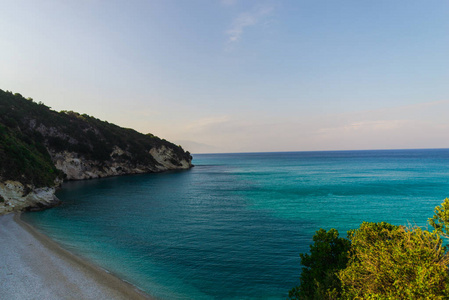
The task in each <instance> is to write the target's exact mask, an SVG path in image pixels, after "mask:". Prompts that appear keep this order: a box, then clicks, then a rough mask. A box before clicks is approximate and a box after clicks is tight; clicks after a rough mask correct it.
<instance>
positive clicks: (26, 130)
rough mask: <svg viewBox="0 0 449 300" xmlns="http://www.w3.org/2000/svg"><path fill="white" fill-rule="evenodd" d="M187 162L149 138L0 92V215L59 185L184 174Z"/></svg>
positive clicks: (179, 151)
mask: <svg viewBox="0 0 449 300" xmlns="http://www.w3.org/2000/svg"><path fill="white" fill-rule="evenodd" d="M191 160H192V157H191V155H190V153H189V152H185V151H184V150H183V149H182V148H181V147H180V146H176V145H174V144H172V143H170V142H168V141H166V140H164V139H160V138H158V137H156V136H154V135H152V134H146V135H145V134H141V133H139V132H137V131H135V130H132V129H127V128H121V127H119V126H117V125H114V124H111V123H108V122H105V121H101V120H99V119H96V118H94V117H91V116H88V115H86V114H83V115H81V114H79V113H76V112H72V111H62V112H56V111H53V110H51V109H50V108H49V107H47V106H45V105H44V104H43V103H41V102H39V103H35V102H34V101H33V100H32V99H31V98H28V99H25V98H24V97H22V95H20V94H17V93H16V94H13V93H11V92H9V91H6V92H5V91H3V90H0V213H1V212H2V207H3V208H4V210H5V209H6V208H5V207H9V210H18V209H17V207H16V205H19V206H20V204H21V202H24V201H25V200H23V199H22V200H23V201H21V200H20V199H19V200H18V198H27V197H28V198H30V197H31V196H36V195H38V194H39V193H42V190H45V191H46V192H45V194H46V197H49V195H47V194H52V192H51V191H49V190H48V189H50V190H54V188H55V186H57V185H58V184H59V183H60V182H61V181H62V180H78V179H89V178H98V177H107V176H116V175H125V174H136V173H148V172H161V171H166V170H174V169H188V168H190V167H192V164H191ZM53 194H54V192H53ZM51 197H54V196H53V195H52V196H51ZM47 200H48V201H47V202H49V203H50V202H51V203H54V202H55V199H47ZM25 202H27V201H25ZM13 203H14V204H13ZM46 205H47V204H45V205H43V206H46ZM12 206H14V208H13V207H12ZM38 206H39V205H38ZM24 208H25V207H24Z"/></svg>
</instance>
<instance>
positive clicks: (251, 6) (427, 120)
mask: <svg viewBox="0 0 449 300" xmlns="http://www.w3.org/2000/svg"><path fill="white" fill-rule="evenodd" d="M0 5H1V9H0V89H2V90H10V91H12V92H14V93H16V92H17V93H20V94H22V95H23V96H24V97H32V98H33V99H34V100H35V101H42V102H44V103H45V104H46V105H47V106H50V107H51V108H52V109H54V110H57V111H60V110H73V111H77V112H80V113H86V114H88V115H92V116H95V117H97V118H99V119H102V120H107V121H109V122H111V123H115V124H117V125H120V126H123V127H127V128H133V129H135V130H137V131H139V132H142V133H153V134H155V135H157V136H159V137H161V138H165V139H167V140H169V141H172V142H174V143H176V144H181V145H182V146H183V147H184V149H186V150H189V151H190V152H192V153H212V152H268V151H314V150H361V149H407V148H449V118H448V115H449V114H448V113H449V1H447V0H440V1H436V0H426V1H422V0H420V1H415V0H371V1H369V0H340V1H336V0H285V1H282V0H277V1H274V0H259V1H252V0H158V1H156V0H147V1H133V0H129V1H115V0H109V1H101V0H73V1H69V0H65V1H64V0H62V1H61V0H58V1H49V0H39V1H36V0H0Z"/></svg>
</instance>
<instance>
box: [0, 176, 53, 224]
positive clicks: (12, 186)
mask: <svg viewBox="0 0 449 300" xmlns="http://www.w3.org/2000/svg"><path fill="white" fill-rule="evenodd" d="M55 191H56V190H55V188H54V187H43V188H35V187H33V186H31V185H23V184H22V183H20V182H18V181H12V180H7V181H5V182H0V215H2V214H5V213H9V212H14V211H22V210H39V209H43V208H47V207H52V206H55V205H58V204H59V199H58V198H56V196H55Z"/></svg>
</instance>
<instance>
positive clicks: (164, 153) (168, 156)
mask: <svg viewBox="0 0 449 300" xmlns="http://www.w3.org/2000/svg"><path fill="white" fill-rule="evenodd" d="M150 154H151V155H152V156H153V158H154V159H155V160H156V161H157V162H158V163H159V164H160V166H157V167H158V169H159V170H160V171H166V170H173V169H188V168H190V167H191V166H192V165H191V164H190V162H188V161H187V160H184V159H183V160H181V161H178V158H177V157H176V155H175V153H174V152H173V149H169V148H166V147H165V146H162V147H160V148H153V149H151V150H150Z"/></svg>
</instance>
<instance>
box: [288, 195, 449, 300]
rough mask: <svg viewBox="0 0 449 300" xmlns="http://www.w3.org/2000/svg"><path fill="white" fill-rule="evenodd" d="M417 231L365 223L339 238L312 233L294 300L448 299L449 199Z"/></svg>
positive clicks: (321, 233)
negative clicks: (445, 242) (448, 243)
mask: <svg viewBox="0 0 449 300" xmlns="http://www.w3.org/2000/svg"><path fill="white" fill-rule="evenodd" d="M429 223H430V225H432V226H433V227H434V230H433V231H428V230H424V229H422V228H420V227H410V228H407V227H404V226H395V225H392V224H389V223H385V222H381V223H367V222H364V223H362V224H361V225H360V227H359V228H358V229H355V230H350V231H349V232H348V239H349V240H345V239H341V238H338V232H337V231H336V230H335V229H331V230H329V231H328V232H326V231H325V230H323V229H320V230H319V231H317V233H316V234H315V236H314V244H313V245H311V246H310V254H300V256H301V264H302V265H303V266H304V268H303V270H302V274H301V276H300V280H301V281H300V285H299V286H298V287H295V288H294V289H292V290H291V291H290V293H289V297H290V298H293V299H449V272H448V266H449V253H448V251H447V248H446V247H445V246H444V245H443V240H442V237H448V235H449V232H448V229H449V199H445V200H444V202H443V203H442V204H441V206H437V207H436V208H435V215H434V216H433V217H432V218H430V219H429Z"/></svg>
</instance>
